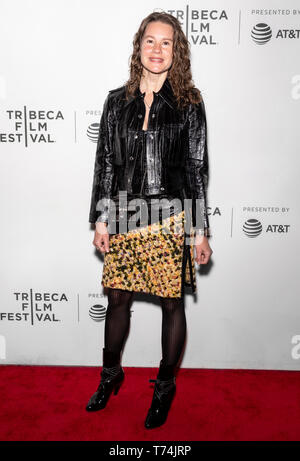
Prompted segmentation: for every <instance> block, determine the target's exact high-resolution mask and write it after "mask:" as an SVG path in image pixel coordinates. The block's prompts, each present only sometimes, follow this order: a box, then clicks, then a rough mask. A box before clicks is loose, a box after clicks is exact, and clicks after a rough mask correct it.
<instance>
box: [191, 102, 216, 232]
mask: <svg viewBox="0 0 300 461" xmlns="http://www.w3.org/2000/svg"><path fill="white" fill-rule="evenodd" d="M185 173H186V181H187V186H188V190H189V192H190V197H191V198H192V225H193V227H194V230H196V233H199V234H201V235H206V236H210V235H211V233H210V229H209V219H208V214H207V204H206V194H207V186H208V152H207V124H206V113H205V106H204V101H203V100H202V101H201V102H199V103H196V104H190V106H189V110H188V149H187V152H186V156H185Z"/></svg>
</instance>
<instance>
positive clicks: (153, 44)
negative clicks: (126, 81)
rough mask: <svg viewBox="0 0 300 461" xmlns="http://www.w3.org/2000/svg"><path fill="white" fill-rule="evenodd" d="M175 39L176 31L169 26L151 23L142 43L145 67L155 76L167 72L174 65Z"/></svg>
mask: <svg viewBox="0 0 300 461" xmlns="http://www.w3.org/2000/svg"><path fill="white" fill-rule="evenodd" d="M173 37H174V30H173V27H172V26H170V25H169V24H165V23H163V22H160V21H155V22H154V21H153V22H150V23H149V24H148V26H147V27H146V30H145V32H144V35H143V38H142V42H141V62H142V65H143V67H145V68H146V69H147V70H148V71H150V72H153V73H155V74H160V73H162V72H165V71H167V70H168V69H169V68H170V66H171V64H172V58H173Z"/></svg>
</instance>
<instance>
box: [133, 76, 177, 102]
mask: <svg viewBox="0 0 300 461" xmlns="http://www.w3.org/2000/svg"><path fill="white" fill-rule="evenodd" d="M153 93H154V94H156V95H158V96H159V97H161V98H162V99H164V101H165V102H166V103H167V104H168V105H169V106H170V107H171V108H172V109H175V108H176V99H175V96H174V93H173V90H172V86H171V83H170V81H169V79H168V77H167V78H166V79H165V81H164V83H163V85H162V87H161V89H160V90H159V91H157V92H155V91H153ZM145 94H146V92H145V91H144V93H142V92H141V90H140V87H139V86H138V87H137V89H136V90H135V93H134V95H133V96H131V97H130V98H129V99H128V101H127V102H126V104H125V105H127V104H129V103H130V102H131V101H133V100H136V99H137V98H141V99H144V96H145Z"/></svg>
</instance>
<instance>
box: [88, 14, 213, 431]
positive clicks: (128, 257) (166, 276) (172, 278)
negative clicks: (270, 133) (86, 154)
mask: <svg viewBox="0 0 300 461" xmlns="http://www.w3.org/2000/svg"><path fill="white" fill-rule="evenodd" d="M133 45H134V50H133V54H132V57H131V68H130V79H129V80H128V82H127V83H126V85H124V86H122V87H119V88H117V89H115V90H111V91H110V92H109V95H108V97H107V99H106V101H105V103H104V108H103V112H102V116H101V121H100V130H99V138H98V145H97V153H96V160H95V170H94V183H93V192H92V200H91V209H90V220H89V221H90V222H91V223H96V230H95V236H94V241H93V244H94V245H95V247H96V248H97V249H98V250H99V251H100V252H102V253H104V254H105V259H104V267H103V276H102V284H103V286H104V287H106V288H107V290H108V307H107V313H106V320H105V347H104V348H103V368H102V372H101V381H100V384H99V386H98V389H97V391H96V392H95V393H94V394H93V395H92V397H91V398H90V400H89V402H88V405H87V407H86V410H87V411H96V410H99V409H102V408H104V407H105V406H106V404H107V401H108V399H109V397H110V395H111V392H112V391H113V390H114V393H115V394H117V392H118V390H119V388H120V386H121V384H122V382H123V380H124V371H123V369H122V367H121V365H120V357H121V352H122V349H123V345H124V342H125V337H126V334H127V332H128V329H129V324H130V306H131V302H132V299H133V294H134V292H136V291H140V292H145V293H151V294H154V295H157V296H159V298H160V302H161V307H162V360H161V361H160V366H159V370H158V374H157V379H156V380H150V381H151V382H155V386H154V393H153V398H152V402H151V406H150V408H149V411H148V414H147V416H146V419H145V422H144V425H145V427H146V428H154V427H157V426H160V425H162V424H163V423H164V422H165V421H166V418H167V415H168V411H169V409H170V406H171V402H172V400H173V397H174V394H175V390H176V383H175V379H176V378H175V369H176V365H177V362H178V360H179V358H180V355H181V352H182V349H183V345H184V341H185V336H186V318H185V310H184V287H185V286H192V288H193V291H195V283H196V280H195V267H194V251H193V250H194V247H195V249H196V262H197V263H198V264H206V263H207V262H208V260H209V258H210V256H211V254H212V250H211V248H210V246H209V243H208V237H209V222H208V216H207V210H206V198H205V197H206V187H207V177H208V159H207V144H206V118H205V109H204V103H203V100H202V99H201V95H200V91H199V90H198V89H196V88H194V85H193V84H192V82H191V70H190V59H189V56H190V51H189V46H188V45H189V44H188V41H187V39H186V37H185V36H184V34H183V32H182V30H181V26H180V23H179V22H178V21H177V19H176V18H174V17H173V16H172V15H170V14H167V13H151V14H150V15H149V16H147V17H146V18H145V19H144V20H143V21H142V23H141V25H140V28H139V30H138V32H137V33H136V35H135V38H134V42H133ZM121 190H122V191H125V192H126V193H128V198H130V199H133V201H134V200H135V199H136V198H139V199H143V200H144V201H143V202H142V203H143V204H144V206H146V209H147V210H148V211H149V208H150V206H152V208H154V209H155V206H156V205H155V204H154V205H153V203H154V202H155V200H154V202H153V198H154V199H162V198H164V199H166V200H167V201H166V202H164V203H165V204H167V207H169V211H170V213H169V216H168V217H167V218H162V217H161V216H160V215H159V219H158V220H157V219H156V220H155V219H154V220H153V219H151V221H149V215H148V218H146V220H145V219H144V220H143V219H142V218H141V219H140V223H144V225H142V226H140V227H139V228H138V229H137V228H136V227H135V228H129V227H127V228H126V230H125V231H124V232H120V225H121V224H120V223H121V220H122V216H123V215H122V213H123V211H124V206H123V205H122V206H121V205H120V194H119V195H118V193H119V192H120V191H121ZM117 195H118V199H116V197H117ZM150 199H151V200H150ZM186 199H192V202H189V205H190V206H188V207H185V208H184V210H182V209H180V207H178V203H179V204H182V203H183V201H185V203H186V202H187V201H188V200H186ZM176 200H177V202H176ZM101 201H102V205H103V203H104V206H102V205H99V203H100V202H101ZM140 203H141V202H140ZM174 203H175V205H174ZM115 205H116V209H115ZM125 208H126V213H128V212H129V209H130V207H129V206H128V203H127V204H126V206H125ZM162 208H163V207H162ZM131 210H132V209H131ZM112 211H113V213H112ZM187 211H189V213H190V219H191V220H192V221H190V224H191V226H193V227H187V229H186V223H187V222H188V212H187ZM199 211H201V213H200V215H201V220H200V221H201V222H199V219H198V220H196V215H197V216H198V217H199ZM116 215H117V218H116V217H115V216H116ZM111 216H114V218H111ZM110 218H111V219H110ZM151 218H152V216H151ZM147 219H148V220H147ZM125 223H126V224H127V225H128V223H129V219H128V216H127V220H125ZM114 224H117V225H118V226H119V228H118V229H117V230H115V229H112V228H113V225H114ZM166 227H167V228H168V231H167V233H165V234H164V233H163V230H165V228H166ZM183 227H185V232H184V231H183ZM189 230H190V231H191V234H189ZM194 231H196V232H194ZM195 233H196V235H195ZM188 235H190V236H191V237H192V239H191V240H190V241H189V243H190V244H188V243H187V239H186V237H187V236H188ZM193 237H195V240H193ZM187 265H188V266H189V267H188V269H189V270H188V271H186V266H187Z"/></svg>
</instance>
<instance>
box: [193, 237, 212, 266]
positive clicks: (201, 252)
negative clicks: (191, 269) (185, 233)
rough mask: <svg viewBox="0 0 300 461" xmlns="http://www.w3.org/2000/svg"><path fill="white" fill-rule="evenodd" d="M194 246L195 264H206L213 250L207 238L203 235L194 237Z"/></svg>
mask: <svg viewBox="0 0 300 461" xmlns="http://www.w3.org/2000/svg"><path fill="white" fill-rule="evenodd" d="M194 245H195V248H196V258H195V261H196V263H197V264H207V263H208V261H209V258H210V256H211V255H212V253H213V250H212V249H211V248H210V246H209V243H208V238H207V237H205V236H204V235H196V237H195V243H194Z"/></svg>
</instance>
